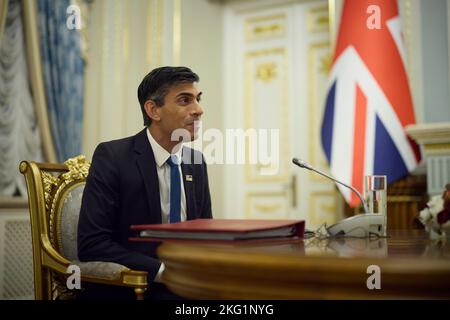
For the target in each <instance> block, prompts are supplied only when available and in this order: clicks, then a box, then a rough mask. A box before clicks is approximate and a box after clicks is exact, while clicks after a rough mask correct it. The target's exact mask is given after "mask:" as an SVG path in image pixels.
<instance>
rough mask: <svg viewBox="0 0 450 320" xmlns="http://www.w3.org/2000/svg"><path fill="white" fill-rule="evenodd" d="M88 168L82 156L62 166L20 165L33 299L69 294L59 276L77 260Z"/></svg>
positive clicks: (22, 163) (51, 164) (43, 164)
mask: <svg viewBox="0 0 450 320" xmlns="http://www.w3.org/2000/svg"><path fill="white" fill-rule="evenodd" d="M89 166H90V163H89V162H87V161H86V159H85V157H84V156H78V157H75V158H71V159H68V160H67V161H65V162H64V164H56V163H36V162H32V161H22V162H21V164H20V172H21V173H22V174H23V175H24V176H25V180H26V183H27V190H28V205H29V209H30V220H31V234H32V241H33V264H34V287H35V297H36V299H39V300H40V299H49V300H50V299H55V298H56V297H58V296H64V295H65V294H66V295H70V293H69V292H68V291H67V290H65V289H66V287H65V283H64V284H61V278H60V277H59V276H60V275H64V274H67V267H68V266H69V265H70V262H71V261H73V260H77V226H78V215H79V210H80V206H81V197H82V194H83V190H84V184H85V181H86V177H87V174H88V171H89Z"/></svg>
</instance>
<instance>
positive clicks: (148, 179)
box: [134, 128, 161, 223]
mask: <svg viewBox="0 0 450 320" xmlns="http://www.w3.org/2000/svg"><path fill="white" fill-rule="evenodd" d="M146 130H147V128H145V129H144V130H142V131H141V132H139V133H138V134H137V135H136V138H135V142H134V150H135V152H136V159H137V160H136V161H137V165H138V167H139V171H140V173H141V175H142V179H143V180H144V184H145V191H146V193H147V199H148V205H149V208H150V213H151V214H152V216H153V219H154V220H155V222H156V223H161V202H160V201H161V200H160V195H159V182H158V173H157V172H156V161H155V156H154V155H153V150H152V147H151V145H150V142H149V141H148V137H147V132H146Z"/></svg>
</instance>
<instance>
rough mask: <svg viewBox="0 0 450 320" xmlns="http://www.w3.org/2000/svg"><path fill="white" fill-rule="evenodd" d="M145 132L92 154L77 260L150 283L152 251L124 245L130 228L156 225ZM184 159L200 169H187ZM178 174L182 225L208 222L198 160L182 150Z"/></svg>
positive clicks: (154, 266)
mask: <svg viewBox="0 0 450 320" xmlns="http://www.w3.org/2000/svg"><path fill="white" fill-rule="evenodd" d="M145 130H147V129H144V130H142V131H141V132H139V133H138V134H137V135H135V136H132V137H128V138H124V139H120V140H115V141H110V142H104V143H101V144H99V145H98V147H97V148H96V150H95V152H94V155H93V157H92V164H91V168H90V170H89V175H88V177H87V180H86V186H85V189H84V192H83V200H82V204H81V211H80V218H79V223H78V257H79V259H80V260H81V261H93V260H95V261H110V262H116V263H120V264H122V265H125V266H127V267H129V268H132V269H135V270H143V271H147V272H148V273H149V274H148V277H149V280H151V279H153V278H154V277H155V275H156V274H157V272H158V270H159V267H160V262H159V260H158V259H157V257H156V255H155V249H156V245H155V244H149V243H136V242H129V241H128V238H129V237H130V236H133V235H134V234H133V233H132V232H131V231H130V229H129V228H130V225H132V224H154V223H161V204H160V195H159V183H158V175H157V172H156V162H155V157H154V155H153V150H152V148H151V145H150V142H149V141H148V137H147V134H146V131H145ZM189 155H190V157H191V160H192V159H193V158H196V159H197V160H198V159H199V160H200V161H199V162H200V164H195V163H196V162H193V161H191V164H187V162H189V161H188V158H187V157H189ZM181 168H182V173H183V181H184V190H185V194H186V211H187V212H186V215H187V219H188V220H191V219H196V218H212V214H211V198H210V194H209V186H208V175H207V171H206V163H205V162H204V159H203V155H202V154H201V153H200V152H198V151H195V150H192V149H190V148H187V147H183V163H182V165H181ZM186 175H191V176H192V181H186V178H185V177H186Z"/></svg>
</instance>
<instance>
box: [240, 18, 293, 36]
mask: <svg viewBox="0 0 450 320" xmlns="http://www.w3.org/2000/svg"><path fill="white" fill-rule="evenodd" d="M244 33H245V39H246V40H247V41H248V42H250V41H259V40H269V39H276V38H283V37H285V36H286V15H285V14H276V15H269V16H261V17H252V18H249V19H246V20H245V22H244Z"/></svg>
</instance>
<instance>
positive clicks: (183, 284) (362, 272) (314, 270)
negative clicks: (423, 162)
mask: <svg viewBox="0 0 450 320" xmlns="http://www.w3.org/2000/svg"><path fill="white" fill-rule="evenodd" d="M400 234H401V233H400ZM410 234H411V235H413V236H411V238H410V239H408V237H407V235H408V233H406V237H402V236H398V234H396V235H395V237H393V238H392V239H387V241H390V242H395V243H396V245H398V246H399V247H400V248H402V247H403V246H406V247H408V245H411V243H412V245H417V244H419V245H423V244H429V241H428V239H427V238H426V237H424V234H423V233H420V232H419V233H417V232H416V233H412V232H411V233H410ZM403 236H404V235H403ZM305 241H306V240H300V241H297V242H295V241H294V242H291V243H290V245H294V246H295V243H297V244H298V245H299V248H300V247H301V246H302V245H304V244H305ZM288 244H289V242H288ZM158 255H159V257H160V259H161V260H162V261H163V262H164V264H165V271H164V274H163V281H164V283H165V284H166V285H167V286H168V287H169V288H170V289H171V290H172V291H174V292H175V293H177V294H179V295H181V296H184V297H187V298H194V299H380V298H388V299H391V298H413V299H414V298H443V299H449V298H450V258H448V257H445V258H439V257H438V258H433V257H431V258H429V257H423V256H421V255H415V256H414V255H412V256H408V255H405V256H402V255H398V256H394V257H389V256H388V257H376V256H374V257H369V256H357V257H350V258H348V257H347V258H346V257H338V256H333V255H320V254H316V255H305V254H304V252H303V253H302V252H301V251H299V252H298V254H297V253H296V252H295V251H294V252H280V253H277V252H273V251H272V252H264V251H258V250H255V248H254V247H252V246H245V245H243V246H221V245H211V244H205V245H203V244H199V243H163V244H162V245H161V246H160V247H159V248H158ZM371 265H375V266H378V267H379V268H380V272H381V289H380V290H369V289H368V287H367V284H366V282H367V279H368V277H369V276H370V274H368V272H367V268H368V267H369V266H371Z"/></svg>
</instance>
